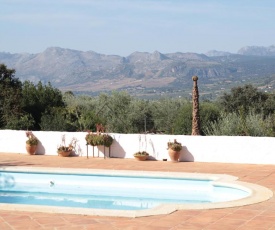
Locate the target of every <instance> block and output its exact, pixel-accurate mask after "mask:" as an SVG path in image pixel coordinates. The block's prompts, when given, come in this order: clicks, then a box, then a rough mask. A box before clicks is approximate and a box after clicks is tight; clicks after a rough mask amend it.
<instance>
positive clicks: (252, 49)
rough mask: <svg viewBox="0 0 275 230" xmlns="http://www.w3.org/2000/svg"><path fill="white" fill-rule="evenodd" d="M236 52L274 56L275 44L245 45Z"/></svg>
mask: <svg viewBox="0 0 275 230" xmlns="http://www.w3.org/2000/svg"><path fill="white" fill-rule="evenodd" d="M238 54H241V55H253V56H275V46H269V47H263V46H246V47H243V48H241V49H240V50H239V51H238Z"/></svg>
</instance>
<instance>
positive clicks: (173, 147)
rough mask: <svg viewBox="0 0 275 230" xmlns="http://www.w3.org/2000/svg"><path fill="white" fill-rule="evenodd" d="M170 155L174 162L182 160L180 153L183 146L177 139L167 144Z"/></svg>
mask: <svg viewBox="0 0 275 230" xmlns="http://www.w3.org/2000/svg"><path fill="white" fill-rule="evenodd" d="M167 147H168V154H169V156H170V159H171V161H172V162H178V161H179V158H180V151H181V150H182V144H181V143H180V142H178V141H177V140H176V139H174V141H169V142H168V143H167Z"/></svg>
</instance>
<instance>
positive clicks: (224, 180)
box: [0, 166, 273, 217]
mask: <svg viewBox="0 0 275 230" xmlns="http://www.w3.org/2000/svg"><path fill="white" fill-rule="evenodd" d="M0 170H1V171H13V172H50V173H65V174H75V173H76V174H77V173H80V174H103V175H104V174H106V175H116V176H152V177H167V178H183V179H185V178H186V179H187V178H188V179H203V180H213V184H214V185H222V186H229V187H232V188H238V189H242V190H245V191H248V192H250V193H251V195H250V196H248V197H245V198H243V199H239V200H233V201H228V202H216V203H200V204H163V205H159V206H157V207H155V208H152V209H146V210H106V209H88V208H70V207H55V206H42V205H22V204H4V203H0V210H7V211H28V212H45V213H63V214H78V215H93V216H114V217H143V216H152V215H163V214H170V213H172V212H175V211H177V210H192V209H217V208H230V207H238V206H245V205H250V204H256V203H260V202H263V201H266V200H268V199H270V198H271V197H272V196H273V192H272V191H271V190H270V189H268V188H266V187H263V186H260V185H257V184H252V183H247V182H242V181H238V180H237V179H238V178H237V177H234V176H231V175H227V174H206V173H181V172H163V171H133V170H101V169H72V168H49V167H47V168H46V167H21V166H20V167H17V166H7V167H0Z"/></svg>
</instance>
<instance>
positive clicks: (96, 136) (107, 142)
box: [85, 132, 114, 147]
mask: <svg viewBox="0 0 275 230" xmlns="http://www.w3.org/2000/svg"><path fill="white" fill-rule="evenodd" d="M85 140H86V142H87V144H88V145H91V146H98V145H103V146H105V147H110V146H111V145H112V143H113V140H114V139H113V137H112V136H110V135H109V134H107V133H104V134H101V133H92V132H89V133H88V134H87V135H86V137H85Z"/></svg>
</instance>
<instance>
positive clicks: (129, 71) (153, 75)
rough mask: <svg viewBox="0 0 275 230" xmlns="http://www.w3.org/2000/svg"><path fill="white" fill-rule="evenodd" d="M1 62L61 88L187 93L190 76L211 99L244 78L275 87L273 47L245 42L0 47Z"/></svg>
mask: <svg viewBox="0 0 275 230" xmlns="http://www.w3.org/2000/svg"><path fill="white" fill-rule="evenodd" d="M0 63H4V64H5V65H7V67H8V68H14V69H15V70H16V77H18V78H19V79H20V80H22V81H24V80H30V81H33V82H35V83H36V82H38V81H42V82H43V83H47V82H51V83H52V85H53V86H55V87H58V88H59V89H61V90H63V91H73V92H74V93H82V94H83V93H85V94H91V95H97V94H99V93H100V92H108V91H111V90H127V91H128V92H129V93H130V94H132V95H135V96H140V97H150V98H154V97H159V96H162V95H168V96H185V97H186V96H187V97H189V96H190V93H191V92H192V84H193V82H192V76H193V75H197V76H198V77H199V87H200V95H201V97H203V98H208V99H213V98H216V97H217V96H219V95H221V94H222V93H223V92H224V91H226V90H228V89H230V88H232V87H234V86H237V85H243V84H247V83H251V84H253V85H255V86H259V87H261V88H262V89H263V90H266V91H273V90H274V88H275V47H274V46H270V47H244V48H242V49H240V50H239V51H238V54H232V53H229V52H223V51H209V52H208V53H206V54H197V53H180V52H177V53H167V54H163V53H160V52H158V51H155V52H153V53H147V52H134V53H132V54H130V55H129V56H127V57H121V56H119V55H104V54H99V53H96V52H93V51H87V52H83V51H79V50H72V49H63V48H60V47H50V48H48V49H46V50H45V51H44V52H41V53H37V54H29V53H17V54H11V53H5V52H0Z"/></svg>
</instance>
